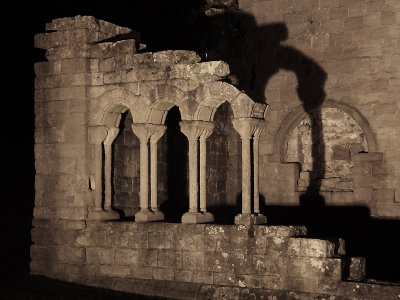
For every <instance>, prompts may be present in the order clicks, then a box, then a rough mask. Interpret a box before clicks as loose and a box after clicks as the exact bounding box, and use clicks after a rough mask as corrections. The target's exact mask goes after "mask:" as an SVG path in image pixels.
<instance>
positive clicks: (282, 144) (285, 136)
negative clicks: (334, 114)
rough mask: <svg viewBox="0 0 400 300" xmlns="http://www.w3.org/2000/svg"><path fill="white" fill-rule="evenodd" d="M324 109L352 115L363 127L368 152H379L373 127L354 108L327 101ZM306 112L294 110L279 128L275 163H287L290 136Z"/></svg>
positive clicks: (271, 159)
mask: <svg viewBox="0 0 400 300" xmlns="http://www.w3.org/2000/svg"><path fill="white" fill-rule="evenodd" d="M323 108H337V109H339V110H341V111H343V112H345V113H346V114H348V115H350V116H351V117H352V118H353V119H354V120H355V121H356V122H357V124H358V125H359V126H360V127H361V129H362V131H363V133H364V134H365V138H366V141H367V145H368V149H366V151H367V152H376V151H377V142H376V138H375V134H374V133H373V131H372V129H371V126H370V125H369V122H368V121H367V119H366V118H365V117H364V116H363V115H362V114H361V113H360V112H359V111H358V110H357V109H355V108H354V107H352V106H350V105H348V104H346V103H342V102H338V101H335V100H332V99H328V100H325V101H324V103H323V105H322V106H321V109H323ZM306 115H307V114H306V112H305V111H304V109H303V107H302V106H301V105H299V106H298V107H296V108H295V109H293V110H292V111H291V112H290V113H289V114H288V115H287V116H286V117H285V119H284V120H283V121H282V123H281V126H280V127H279V129H278V131H277V133H276V134H275V137H274V144H273V152H272V155H271V156H270V161H274V162H285V161H286V158H285V155H286V153H287V146H288V142H289V139H290V134H291V132H292V131H293V129H294V128H295V127H296V126H297V124H298V123H299V122H300V121H301V120H302V119H303V118H304V117H306Z"/></svg>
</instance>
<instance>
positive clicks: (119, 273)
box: [99, 265, 131, 277]
mask: <svg viewBox="0 0 400 300" xmlns="http://www.w3.org/2000/svg"><path fill="white" fill-rule="evenodd" d="M99 274H100V275H103V276H109V277H127V276H129V275H130V274H131V267H127V266H116V265H100V269H99Z"/></svg>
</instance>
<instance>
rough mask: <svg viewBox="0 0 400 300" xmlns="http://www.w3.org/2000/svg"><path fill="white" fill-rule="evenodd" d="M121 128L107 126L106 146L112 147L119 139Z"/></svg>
mask: <svg viewBox="0 0 400 300" xmlns="http://www.w3.org/2000/svg"><path fill="white" fill-rule="evenodd" d="M118 132H119V128H117V127H108V126H107V137H106V138H105V140H104V142H103V143H104V145H111V144H112V143H113V142H114V140H115V138H116V137H117V135H118Z"/></svg>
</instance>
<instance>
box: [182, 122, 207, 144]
mask: <svg viewBox="0 0 400 300" xmlns="http://www.w3.org/2000/svg"><path fill="white" fill-rule="evenodd" d="M179 125H180V126H181V131H182V133H183V134H184V135H186V137H187V139H188V140H189V141H197V140H198V139H199V138H201V139H207V138H208V137H209V136H210V135H211V134H212V132H213V130H214V124H213V123H211V122H206V121H198V120H195V121H181V122H180V123H179Z"/></svg>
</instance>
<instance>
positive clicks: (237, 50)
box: [206, 11, 327, 206]
mask: <svg viewBox="0 0 400 300" xmlns="http://www.w3.org/2000/svg"><path fill="white" fill-rule="evenodd" d="M224 24H229V25H224ZM232 24H233V26H232ZM209 26H211V28H213V27H214V28H215V27H218V28H219V29H220V30H219V31H216V30H211V29H209V30H208V31H209V32H211V33H212V34H213V35H212V37H211V39H210V40H211V42H210V44H209V45H208V49H207V51H206V53H207V59H222V60H225V61H227V63H228V64H229V66H230V68H231V75H230V76H229V77H228V80H230V81H231V82H232V83H233V84H235V85H237V86H238V88H239V89H241V90H243V91H245V92H246V93H247V94H248V95H250V96H251V97H252V99H254V101H257V102H260V103H265V102H266V97H265V91H266V87H267V85H268V83H269V81H270V79H271V78H272V77H273V76H274V75H275V74H277V73H278V72H279V71H280V70H285V71H289V72H293V73H294V74H295V76H296V78H297V87H296V92H297V95H298V99H299V100H300V103H301V106H302V108H303V110H304V111H305V112H306V114H307V115H308V116H309V117H310V120H311V135H312V148H311V151H312V155H311V156H312V159H313V165H312V176H311V180H310V183H309V187H308V189H307V191H306V192H305V193H304V194H303V195H302V196H301V198H300V203H301V205H304V206H309V205H312V206H314V205H317V206H321V205H324V204H325V201H324V198H323V197H322V196H321V195H320V194H319V193H318V191H319V190H320V187H321V179H322V178H324V175H325V166H324V164H321V163H320V162H321V161H324V160H325V143H324V139H323V130H322V116H321V107H322V105H323V103H324V100H325V91H324V87H325V82H326V79H327V73H326V72H325V71H324V69H323V68H322V67H321V66H320V65H319V64H318V63H317V62H316V61H314V60H313V59H312V58H310V57H308V56H307V55H305V54H304V53H302V52H301V51H300V50H298V49H296V48H294V47H291V46H288V45H285V44H284V42H285V41H286V40H287V39H288V37H289V31H288V28H287V26H286V24H285V23H282V22H280V23H272V24H264V25H258V24H257V23H256V20H255V18H254V17H253V16H252V15H250V14H247V13H244V12H241V11H239V12H236V11H235V13H229V12H227V13H225V14H218V15H215V16H211V17H210V22H209ZM221 28H222V29H221ZM219 32H222V34H221V35H218V33H219Z"/></svg>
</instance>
